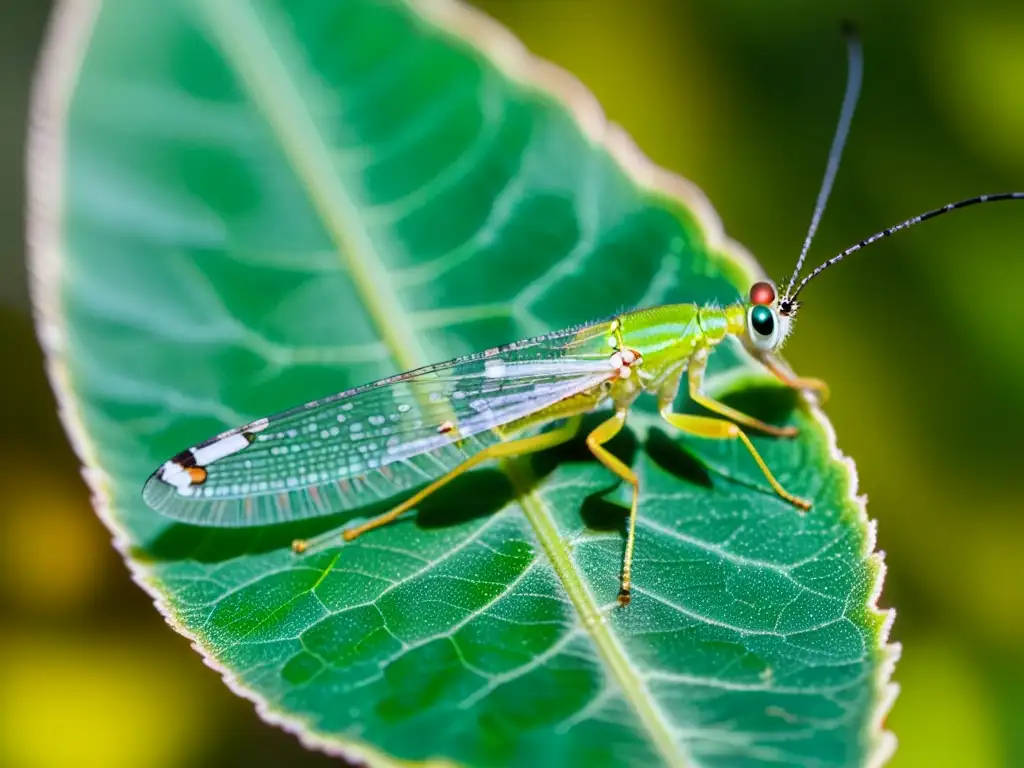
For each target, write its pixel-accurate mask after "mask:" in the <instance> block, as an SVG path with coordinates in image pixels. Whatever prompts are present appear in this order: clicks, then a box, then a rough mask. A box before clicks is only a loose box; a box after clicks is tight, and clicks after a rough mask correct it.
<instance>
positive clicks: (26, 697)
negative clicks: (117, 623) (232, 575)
mask: <svg viewBox="0 0 1024 768" xmlns="http://www.w3.org/2000/svg"><path fill="white" fill-rule="evenodd" d="M144 646H145V642H144V638H139V637H137V636H122V637H118V638H116V639H114V638H111V639H109V640H106V639H97V638H89V639H83V638H81V637H76V638H74V639H73V641H72V638H57V637H52V636H48V635H42V634H23V635H20V636H18V637H16V638H9V639H5V641H4V643H3V645H2V653H0V765H9V766H24V767H25V768H48V767H49V766H54V768H58V767H59V768H65V767H66V766H71V765H73V766H79V767H81V768H88V767H90V766H102V767H103V768H119V767H120V766H125V768H128V767H129V766H131V767H137V766H147V768H160V766H171V765H181V764H183V759H184V758H187V757H188V756H190V755H195V754H198V753H200V752H201V751H202V749H201V748H199V746H198V745H197V742H205V741H206V735H207V733H208V731H207V728H206V720H205V719H204V717H203V715H204V712H203V710H202V709H201V708H197V707H196V702H195V694H196V691H194V690H192V687H191V686H190V684H189V681H190V680H194V677H193V676H191V675H187V674H184V675H183V674H181V670H179V669H178V668H177V667H176V665H167V664H162V663H159V662H158V661H156V660H155V659H154V658H153V656H152V655H150V654H146V653H144V652H140V651H139V650H137V649H138V648H140V647H144ZM195 661H196V662H198V660H195Z"/></svg>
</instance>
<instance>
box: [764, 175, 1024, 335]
mask: <svg viewBox="0 0 1024 768" xmlns="http://www.w3.org/2000/svg"><path fill="white" fill-rule="evenodd" d="M1002 200H1024V192H1001V193H999V194H996V195H978V196H977V197H971V198H968V199H967V200H960V201H959V202H956V203H949V204H948V205H944V206H942V207H941V208H936V209H935V210H933V211H928V212H927V213H922V214H921V215H919V216H915V217H914V218H912V219H907V220H906V221H903V222H900V223H899V224H897V225H896V226H894V227H889V228H888V229H883V230H882V231H881V232H877V233H875V234H873V235H872V236H871V237H869V238H867V239H865V240H861V241H860V242H859V243H857V244H856V245H851V246H850V247H849V248H847V249H846V250H845V251H843V252H842V253H840V254H837V255H835V256H833V257H832V258H831V259H829V260H828V261H826V262H825V263H824V264H822V265H821V266H819V267H817V268H816V269H815V270H814V271H813V272H811V274H809V275H807V277H805V278H804V279H803V280H801V281H800V285H798V286H797V287H796V290H795V291H793V292H790V291H788V290H787V291H786V293H785V295H784V297H783V298H782V300H781V301H780V302H779V311H780V312H781V313H782V314H784V315H790V314H793V313H794V312H795V311H796V309H797V302H796V297H797V296H799V295H800V291H802V290H803V289H804V286H805V285H807V284H808V283H809V282H811V280H813V279H814V278H815V277H817V276H818V275H820V274H821V273H822V272H824V271H825V270H826V269H828V268H829V267H831V266H832V265H833V264H838V263H839V262H840V261H842V260H843V259H845V258H846V257H847V256H849V255H850V254H851V253H854V252H856V251H859V250H860V249H861V248H863V247H864V246H867V245H871V244H872V243H874V242H877V241H878V240H881V239H882V238H884V237H889V235H893V234H895V233H896V232H899V231H900V230H901V229H907V228H908V227H912V226H914V225H915V224H920V223H921V222H922V221H927V220H928V219H934V218H935V217H936V216H941V215H942V214H944V213H949V212H950V211H955V210H957V209H959V208H967V207H969V206H972V205H980V204H981V203H998V202H1000V201H1002Z"/></svg>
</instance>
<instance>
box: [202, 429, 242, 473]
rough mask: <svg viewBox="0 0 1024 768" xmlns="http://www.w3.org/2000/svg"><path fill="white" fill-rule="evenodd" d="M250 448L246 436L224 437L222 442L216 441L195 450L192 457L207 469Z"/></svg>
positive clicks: (238, 434) (239, 434)
mask: <svg viewBox="0 0 1024 768" xmlns="http://www.w3.org/2000/svg"><path fill="white" fill-rule="evenodd" d="M248 447H249V441H248V440H246V438H245V435H243V434H241V433H237V434H234V435H229V436H228V437H222V438H221V439H220V440H215V441H214V442H212V443H210V444H209V445H204V446H203V447H202V448H193V449H192V455H193V456H195V458H196V464H198V465H199V466H201V467H205V466H208V465H210V464H213V462H215V461H220V460H221V459H223V458H226V457H228V456H231V455H233V454H235V453H238V452H239V451H241V450H242V449H243V448H248Z"/></svg>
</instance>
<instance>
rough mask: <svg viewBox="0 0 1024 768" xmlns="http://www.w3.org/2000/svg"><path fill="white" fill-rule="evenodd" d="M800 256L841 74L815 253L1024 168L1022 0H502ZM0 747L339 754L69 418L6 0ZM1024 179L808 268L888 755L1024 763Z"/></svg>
mask: <svg viewBox="0 0 1024 768" xmlns="http://www.w3.org/2000/svg"><path fill="white" fill-rule="evenodd" d="M477 4H478V5H480V6H481V7H483V8H484V9H485V10H486V11H488V12H489V13H491V14H492V15H494V16H496V17H497V18H498V19H500V20H501V21H503V22H504V23H505V24H507V25H508V26H509V27H510V28H511V29H512V30H513V31H514V32H515V33H516V34H517V35H518V36H519V37H520V38H521V39H523V40H524V42H525V43H526V44H527V46H528V47H529V48H531V49H532V50H533V51H535V52H536V53H538V54H540V55H541V56H543V57H545V58H548V59H550V60H552V61H554V62H556V63H558V64H560V65H562V66H563V67H565V68H567V69H569V70H570V71H571V72H573V73H574V74H576V75H577V76H578V77H579V78H580V79H581V80H583V81H584V82H585V83H586V84H587V85H588V86H589V87H590V88H591V89H592V90H593V91H594V92H595V93H596V95H597V97H598V99H599V100H600V101H601V102H602V104H603V105H604V107H605V109H606V111H607V112H608V114H609V115H610V117H611V119H613V120H614V121H616V122H619V123H621V124H622V125H624V126H625V127H626V129H627V130H628V131H629V132H630V133H631V134H632V136H633V137H634V138H635V139H636V141H637V143H638V144H639V145H640V147H641V148H642V149H643V150H644V151H645V152H646V153H647V154H649V155H650V156H651V157H652V158H653V159H654V160H655V161H656V162H657V163H659V164H661V165H663V166H666V167H668V168H670V169H673V170H675V171H678V172H680V173H682V174H683V175H684V176H686V177H688V178H690V179H691V180H693V181H694V182H696V183H697V184H698V185H699V186H700V187H701V188H703V189H704V191H705V192H706V193H707V194H708V196H709V197H710V199H711V201H712V203H713V204H714V205H715V207H716V208H717V210H718V212H719V213H720V215H721V216H722V218H723V220H724V221H725V226H726V229H727V231H728V232H729V233H730V234H731V235H732V236H733V237H735V238H737V239H738V240H740V241H741V242H742V243H743V244H745V245H746V246H747V247H748V248H750V249H751V250H752V251H753V252H754V253H755V254H756V255H757V256H758V258H759V259H760V260H761V262H762V263H763V264H764V265H765V266H766V267H767V268H768V270H769V271H770V272H771V273H772V274H773V275H775V276H776V277H777V279H780V280H782V279H784V278H785V276H786V275H787V274H788V271H789V270H790V269H791V268H792V263H793V260H794V258H795V256H796V253H797V252H798V250H799V246H800V244H801V242H802V240H803V236H804V232H805V230H806V226H807V222H808V219H809V216H810V213H811V208H812V206H813V203H814V198H815V195H816V193H817V187H818V184H819V181H820V176H821V173H822V171H823V169H824V165H825V158H826V153H827V150H828V145H829V142H830V139H831V133H832V130H833V127H834V121H835V119H836V116H837V113H838V108H839V102H840V100H841V97H842V89H843V83H844V77H845V57H844V52H843V47H842V43H841V40H840V38H839V35H838V31H837V23H838V20H839V19H840V18H841V17H842V16H844V15H845V16H849V17H852V18H854V19H856V20H857V21H858V23H859V24H860V26H861V30H862V35H863V38H864V46H865V54H866V72H865V88H864V94H863V98H862V101H861V105H860V108H859V112H858V114H857V117H856V119H855V121H854V126H853V130H852V134H851V138H850V143H849V145H848V148H847V152H846V157H845V160H844V163H843V167H842V169H841V172H840V175H839V179H838V181H837V184H836V188H835V192H834V194H833V198H832V202H831V206H830V208H829V210H828V212H827V214H826V216H825V219H824V223H823V227H822V231H821V233H820V234H819V237H818V239H817V242H816V244H815V247H814V248H813V249H812V255H811V257H810V259H809V261H810V263H811V264H815V263H817V262H819V261H821V260H823V259H824V258H825V257H827V256H828V255H831V254H832V253H833V252H835V251H838V250H840V249H842V248H843V247H845V246H847V245H849V244H851V243H853V242H854V241H856V240H859V239H861V238H862V237H864V236H866V235H868V234H871V233H872V232H874V231H875V230H877V229H880V228H882V227H884V226H887V225H890V224H892V223H895V222H896V221H898V220H900V219H903V218H905V217H907V216H910V215H913V214H916V213H919V212H921V211H923V210H925V209H927V208H931V207H935V206H937V205H941V204H943V203H946V202H949V201H952V200H955V199H959V198H961V197H966V196H970V195H974V194H977V193H981V192H997V191H1005V190H1009V189H1024V5H1022V4H1021V3H1020V2H1019V0H988V1H987V2H974V3H970V4H968V3H964V2H945V1H943V2H934V1H933V2H928V3H913V2H891V1H889V2H884V1H883V0H874V1H872V2H863V3H846V4H834V3H821V2H815V1H813V0H803V1H802V2H795V1H789V2H777V3H763V2H753V1H751V0H747V1H744V0H718V1H717V2H715V3H698V2H681V1H680V2H673V0H658V1H655V0H645V1H644V2H636V3H626V2H623V1H622V0H586V1H584V0H486V1H481V2H478V3H477ZM0 6H2V7H0V349H2V351H3V354H4V358H5V359H6V360H7V367H6V371H5V375H4V376H3V377H2V378H0V409H2V415H0V487H2V488H3V489H4V494H5V503H4V505H3V508H2V511H0V569H2V578H0V612H2V619H0V644H2V645H0V764H2V765H12V766H49V765H54V766H64V765H72V764H74V765H89V766H91V765H97V766H121V765H124V766H164V765H166V766H179V765H182V766H183V765H188V766H202V765H210V766H214V765H217V766H220V765H239V766H241V765H246V766H252V765H277V764H288V765H321V764H329V761H328V760H327V759H326V758H325V757H322V756H319V755H315V754H310V753H306V752H304V751H303V750H302V749H301V747H299V745H298V743H297V742H296V741H295V740H293V738H292V737H290V736H288V735H286V734H284V733H282V732H280V731H277V730H276V729H273V728H270V727H268V726H264V725H263V724H262V723H261V722H260V721H259V719H258V718H257V716H256V715H255V713H254V711H253V708H252V706H251V705H250V704H249V703H247V702H245V701H242V700H240V699H237V698H236V697H234V696H233V695H232V694H231V693H230V692H229V691H228V690H227V688H225V687H224V686H223V685H222V684H221V683H220V681H219V679H218V677H217V675H216V674H215V673H213V672H212V671H210V670H208V669H206V668H205V667H204V666H203V665H202V664H201V662H200V659H199V657H198V656H197V655H196V654H195V653H194V652H193V651H191V650H190V649H189V647H188V643H187V642H186V641H185V640H184V639H182V638H181V637H179V636H177V635H175V634H174V633H173V632H172V631H171V630H169V629H168V628H167V627H166V626H165V625H164V623H163V620H162V619H161V618H160V616H159V615H158V614H157V612H156V611H155V610H154V609H153V608H152V606H151V605H150V602H149V600H148V598H147V597H146V596H145V595H144V594H143V593H142V591H141V590H140V589H138V588H137V587H135V586H134V585H133V584H132V583H131V581H130V579H129V577H128V574H127V570H126V568H125V567H124V565H123V564H122V562H121V561H120V558H119V557H118V556H117V554H116V553H115V552H114V550H113V549H112V548H111V546H110V544H109V535H108V533H107V531H106V530H105V529H104V528H103V526H102V525H101V524H100V522H99V520H98V519H97V518H96V516H95V515H94V514H93V513H92V511H91V509H90V506H89V500H88V496H87V493H86V490H85V488H84V485H83V483H82V482H81V480H80V478H79V476H78V474H77V462H76V460H75V458H74V456H73V454H72V453H71V450H70V449H69V447H68V445H67V442H66V440H65V437H64V434H63V432H62V430H61V427H60V425H59V423H58V420H57V416H56V413H55V408H54V403H53V399H52V397H51V395H50V390H49V387H48V385H47V384H46V380H45V377H44V374H43V368H42V360H41V358H40V354H39V351H38V349H37V346H36V342H35V338H34V334H33V328H32V324H31V318H30V310H29V302H28V298H27V291H26V287H25V268H24V243H23V224H22V210H23V195H24V178H23V170H22V168H23V144H24V138H25V123H26V114H27V102H28V95H29V88H30V81H31V76H32V70H33V67H34V64H35V60H36V57H37V55H38V50H39V46H40V43H41V39H42V35H43V32H44V29H45V24H46V19H47V15H48V12H49V8H48V4H47V3H43V2H30V1H29V0H22V2H13V1H12V2H6V3H3V4H0ZM1022 288H1024V205H1015V204H1006V205H1001V206H991V207H988V208H980V209H972V210H971V211H969V212H964V213H959V214H957V215H955V216H950V217H947V218H945V219H942V220H940V221H937V222H934V223H930V224H928V225H926V226H923V227H921V228H918V229H915V230H912V231H911V232H909V233H905V234H901V235H900V236H899V237H897V238H894V239H892V240H889V241H886V242H884V243H882V244H880V245H878V246H875V247H873V248H872V249H871V250H869V251H865V252H864V253H862V254H859V255H858V256H856V257H854V258H852V259H851V260H850V262H849V263H847V264H844V265H842V266H841V267H838V268H836V269H835V270H833V271H831V272H830V273H828V274H827V275H826V276H824V277H822V278H821V279H820V280H819V281H817V282H816V283H815V284H814V285H813V286H812V287H810V288H808V290H807V292H806V293H805V294H804V298H805V299H806V304H805V307H804V309H803V311H802V313H801V318H800V323H799V324H798V326H797V331H796V333H795V335H794V337H793V340H792V341H791V342H790V345H789V346H788V347H787V350H786V352H787V356H788V358H789V359H790V361H791V362H792V363H793V364H794V365H795V367H796V368H797V369H798V370H799V371H800V372H802V373H806V374H810V375H817V376H821V377H823V378H825V379H826V380H828V381H829V382H830V384H831V385H832V391H833V398H832V400H831V401H830V402H829V403H828V406H827V410H828V412H829V414H830V415H831V417H832V419H833V422H834V424H835V427H836V430H837V432H838V435H839V444H840V447H841V448H842V449H843V450H844V451H845V452H847V453H848V454H850V455H851V456H853V457H854V458H855V459H856V461H857V464H858V468H859V471H860V477H861V489H862V492H864V493H866V494H868V495H869V497H870V506H869V511H870V512H871V515H872V517H874V518H876V519H877V520H878V523H879V546H880V547H881V548H882V549H884V550H885V551H886V552H887V558H886V559H887V563H888V567H889V576H888V580H887V583H886V588H885V593H884V595H883V597H882V601H881V602H882V604H883V605H886V606H888V605H895V606H896V607H897V608H898V610H899V614H898V618H897V621H896V624H895V627H894V630H893V638H894V639H895V640H898V641H900V642H901V643H903V646H904V648H903V659H902V661H901V662H900V664H899V666H898V668H897V674H896V679H897V681H898V682H899V683H900V685H901V686H902V692H901V694H900V697H899V699H898V700H897V703H896V706H895V708H894V710H893V712H892V714H891V715H890V716H889V718H888V726H889V727H890V728H892V729H893V730H894V731H895V732H896V733H897V735H898V737H899V740H900V747H899V749H898V751H897V754H896V757H895V759H894V760H893V761H892V765H894V766H918V765H922V766H924V765H927V766H940V765H956V766H1001V765H1024V727H1022V724H1024V557H1022V556H1024V514H1021V513H1022V512H1024V502H1022V493H1021V491H1022V487H1024V483H1022V480H1021V474H1020V473H1021V468H1022V466H1024V462H1022V461H1021V456H1022V451H1021V448H1020V445H1019V441H1020V439H1021V433H1022V428H1024V396H1022V392H1024V342H1022V340H1021V335H1020V334H1021V332H1020V326H1021V322H1020V319H1019V308H1020V307H1021V306H1022V301H1021V298H1020V294H1021V291H1022Z"/></svg>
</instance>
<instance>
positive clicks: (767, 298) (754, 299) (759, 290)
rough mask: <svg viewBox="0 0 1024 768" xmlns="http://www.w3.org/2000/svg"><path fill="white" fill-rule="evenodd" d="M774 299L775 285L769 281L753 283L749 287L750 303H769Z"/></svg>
mask: <svg viewBox="0 0 1024 768" xmlns="http://www.w3.org/2000/svg"><path fill="white" fill-rule="evenodd" d="M774 301H775V287H774V286H773V285H772V284H771V283H754V284H753V285H752V286H751V287H750V303H751V304H765V305H768V304H771V303H772V302H774Z"/></svg>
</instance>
